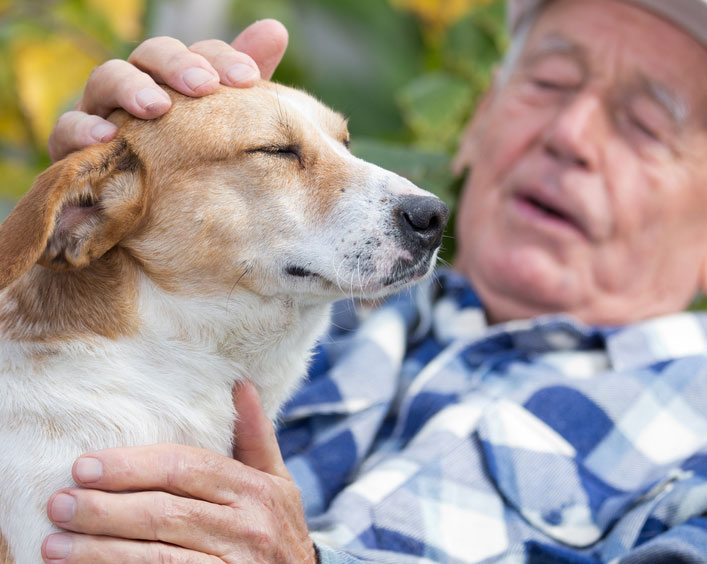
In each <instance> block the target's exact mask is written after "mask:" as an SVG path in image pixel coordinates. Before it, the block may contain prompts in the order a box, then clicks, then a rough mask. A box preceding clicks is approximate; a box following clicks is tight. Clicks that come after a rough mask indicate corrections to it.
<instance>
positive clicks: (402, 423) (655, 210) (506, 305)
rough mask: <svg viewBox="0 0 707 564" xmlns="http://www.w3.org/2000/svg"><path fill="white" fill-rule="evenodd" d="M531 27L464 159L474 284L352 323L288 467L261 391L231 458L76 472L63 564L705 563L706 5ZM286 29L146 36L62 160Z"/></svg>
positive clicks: (59, 137) (59, 500)
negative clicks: (115, 123) (168, 91)
mask: <svg viewBox="0 0 707 564" xmlns="http://www.w3.org/2000/svg"><path fill="white" fill-rule="evenodd" d="M510 13H511V18H510V19H511V25H512V30H513V37H514V38H513V43H512V47H511V50H510V52H509V54H508V57H507V59H506V61H505V62H504V65H503V66H502V68H500V70H499V72H498V73H497V76H496V78H495V82H494V84H493V87H492V88H491V90H490V91H489V93H488V94H487V96H486V97H485V99H484V100H483V102H482V103H481V104H480V106H479V108H478V110H477V112H476V115H475V117H474V119H473V120H472V122H471V124H470V126H469V128H468V130H467V133H466V135H465V138H464V140H463V143H462V147H461V150H460V152H459V156H458V158H457V165H458V166H460V167H462V166H463V167H466V166H468V167H469V169H470V171H471V172H470V174H469V176H468V179H467V182H466V187H465V190H464V195H463V198H462V202H461V205H460V213H459V217H458V220H457V237H458V243H457V246H458V249H459V251H458V256H457V260H456V263H455V272H444V273H440V275H439V277H438V279H437V280H436V281H434V282H432V283H428V284H426V285H421V286H420V287H418V289H417V290H416V292H415V293H414V294H412V295H410V294H406V295H403V296H399V297H398V298H397V299H395V300H392V301H391V302H389V303H387V304H386V305H384V306H383V307H381V308H380V309H378V310H377V311H375V312H374V313H372V314H371V315H369V316H368V317H367V318H366V320H365V321H364V322H362V324H361V325H360V327H359V328H358V329H357V330H355V331H352V330H351V329H352V328H353V327H354V326H355V325H356V323H357V322H356V320H355V319H354V317H355V316H354V315H353V313H352V312H351V311H349V310H346V309H345V308H341V311H339V312H338V313H339V315H340V318H339V319H337V323H336V324H335V327H338V329H336V330H333V332H332V334H331V335H330V337H329V338H328V339H325V340H324V341H323V342H322V344H321V346H320V350H319V353H320V354H319V355H318V356H317V360H316V362H315V365H314V366H313V368H312V374H311V379H310V383H309V384H308V385H307V386H306V387H305V388H304V389H303V390H302V392H301V393H300V394H299V395H298V396H297V397H296V398H295V399H294V401H293V402H292V403H291V405H290V406H289V408H288V410H287V412H286V414H285V417H284V423H283V426H282V428H281V430H280V445H281V447H282V450H283V453H284V457H285V460H286V464H287V466H285V464H284V463H283V459H282V458H281V457H280V454H279V451H278V448H277V444H276V443H275V441H274V435H273V434H272V427H271V426H269V423H268V422H267V421H266V420H265V418H264V416H263V415H262V412H261V411H260V410H259V407H258V403H257V398H256V397H255V395H254V393H253V390H252V388H249V387H246V388H244V389H243V390H241V391H240V392H239V393H238V395H237V397H236V399H235V401H236V402H237V405H238V408H239V411H240V412H241V414H242V415H243V418H242V424H243V427H242V428H241V430H240V433H239V435H238V436H237V437H236V442H237V446H236V452H235V459H236V460H231V459H224V458H222V457H217V456H216V455H213V454H211V453H208V452H204V451H199V450H195V449H189V448H185V447H180V446H176V445H159V446H153V447H142V448H135V449H116V450H109V451H102V452H98V453H92V454H90V455H87V456H84V457H82V458H80V459H79V460H78V461H77V463H76V465H75V467H74V475H75V478H76V480H77V483H78V484H80V485H82V486H84V488H75V489H71V490H68V491H65V492H60V493H58V494H56V495H54V496H53V497H52V499H51V500H50V501H49V507H48V512H49V515H50V517H51V518H52V519H53V520H54V521H55V522H56V523H57V524H58V525H60V526H61V527H63V528H65V529H67V530H69V531H72V532H71V533H61V534H57V535H53V536H51V537H49V539H48V540H47V541H46V542H45V544H44V546H43V554H44V558H45V560H46V561H47V562H66V563H78V562H92V563H96V562H98V563H100V562H116V561H120V562H122V561H126V562H127V561H129V562H156V561H158V562H163V561H170V562H194V563H197V562H219V561H223V562H229V563H230V562H232V563H237V562H239V563H240V562H242V563H245V562H248V563H250V562H270V563H275V562H277V563H297V564H302V563H311V562H316V561H319V562H321V563H356V562H391V563H396V564H404V563H413V562H414V563H423V562H427V563H431V562H445V563H470V562H494V563H501V562H502V563H515V562H542V563H550V562H552V563H565V562H566V563H594V562H621V563H638V562H646V563H648V562H650V563H657V562H666V563H667V562H670V563H677V562H691V563H694V562H707V334H706V333H705V328H707V318H706V317H704V316H702V315H697V314H689V313H679V312H680V311H681V310H683V309H684V308H685V306H686V305H687V304H689V302H690V300H691V299H692V298H693V296H694V295H695V294H696V293H697V292H698V291H699V290H702V289H705V288H707V221H705V220H704V214H705V210H707V190H706V189H705V186H706V185H707V115H706V112H707V110H706V108H707V105H706V102H707V73H705V69H707V48H706V46H707V2H705V1H704V0H630V1H629V0H554V1H548V2H537V1H536V2H533V1H530V0H526V1H523V0H519V1H516V2H513V1H512V2H511V4H510ZM286 40H287V36H286V32H285V31H284V30H283V29H282V27H281V26H279V25H278V24H277V23H275V22H272V21H264V22H260V23H258V24H255V25H254V26H252V27H251V28H249V29H248V30H246V31H245V32H244V33H243V34H242V35H241V36H240V37H239V38H237V39H236V41H235V42H234V47H235V50H234V49H233V48H231V47H230V46H228V45H226V44H222V43H219V42H215V41H207V42H202V43H199V44H196V45H194V46H192V47H191V48H190V50H189V49H187V48H186V47H184V46H182V45H181V44H179V43H177V42H176V41H173V40H169V39H165V38H161V39H156V40H151V41H148V42H146V43H144V44H143V45H142V46H140V47H138V49H137V50H136V51H135V53H134V54H133V56H132V57H131V59H130V61H131V63H132V64H133V65H135V66H131V65H128V64H127V63H121V62H111V63H107V64H106V65H104V66H103V67H100V68H99V69H98V70H97V71H96V73H94V75H93V77H92V79H91V80H90V81H89V84H88V87H87V89H86V93H85V95H84V98H83V100H82V102H81V103H80V106H79V108H80V110H81V111H77V112H72V113H70V114H67V115H66V116H64V117H63V118H62V119H61V120H60V122H59V124H58V126H57V129H56V131H55V134H54V136H53V139H52V142H51V144H52V154H53V156H55V157H59V156H61V155H62V154H65V153H66V152H67V151H69V150H71V149H73V148H76V147H79V146H83V145H85V144H88V143H90V142H92V141H95V140H106V139H109V138H110V137H112V135H113V134H114V130H113V128H112V126H111V125H110V124H108V123H107V122H105V121H103V120H102V119H101V117H100V116H101V115H102V116H105V115H107V113H108V112H109V111H110V109H111V108H113V107H118V106H120V107H124V108H126V109H127V110H128V111H131V112H133V113H135V114H136V115H139V116H141V117H145V118H149V117H154V116H156V115H159V114H161V113H163V112H164V111H166V110H167V109H168V106H169V101H168V100H167V99H166V98H165V97H164V95H163V94H162V93H161V91H160V90H159V87H158V86H157V85H156V82H155V81H158V82H166V83H168V84H170V85H172V86H173V87H175V88H177V89H178V90H180V91H182V92H184V93H187V94H192V95H205V94H208V93H209V92H210V91H212V90H213V89H214V88H215V86H216V84H217V83H218V82H219V81H221V82H223V83H225V84H230V85H233V86H248V85H249V84H252V82H253V81H254V80H255V79H256V78H257V76H258V72H260V73H261V74H262V75H263V76H266V77H267V76H269V75H270V74H271V73H272V70H273V69H274V67H275V66H276V65H277V62H278V61H279V58H280V57H281V55H282V52H283V51H284V47H285V44H286ZM135 67H138V68H139V69H142V71H144V72H140V71H138V70H136V69H135ZM91 114H98V115H91ZM472 287H473V289H472ZM293 479H294V482H293ZM294 483H296V484H297V487H295V486H294V485H293V484H294ZM298 490H299V491H301V492H302V499H303V503H304V508H303V507H302V505H301V503H300V498H299V493H298ZM114 492H120V493H114ZM122 492H128V493H122ZM305 513H306V515H307V525H305V518H304V514H305Z"/></svg>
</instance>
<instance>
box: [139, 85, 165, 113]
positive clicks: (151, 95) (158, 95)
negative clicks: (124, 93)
mask: <svg viewBox="0 0 707 564" xmlns="http://www.w3.org/2000/svg"><path fill="white" fill-rule="evenodd" d="M135 101H136V102H137V103H138V105H139V106H140V107H141V108H142V109H143V110H153V109H155V108H157V107H158V106H161V105H169V98H168V97H167V94H163V93H162V92H160V91H159V90H155V89H154V88H143V89H142V90H140V91H139V92H138V93H137V94H135Z"/></svg>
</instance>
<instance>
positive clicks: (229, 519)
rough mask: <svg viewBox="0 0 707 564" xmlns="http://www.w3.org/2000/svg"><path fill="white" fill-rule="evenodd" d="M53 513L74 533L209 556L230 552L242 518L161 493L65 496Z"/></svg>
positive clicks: (55, 499)
mask: <svg viewBox="0 0 707 564" xmlns="http://www.w3.org/2000/svg"><path fill="white" fill-rule="evenodd" d="M47 513H48V515H49V518H50V519H51V520H52V522H53V523H55V524H57V525H58V526H59V527H62V528H63V529H66V530H68V531H75V532H81V533H85V534H89V535H101V536H110V537H118V538H129V539H136V540H148V541H160V542H166V543H170V544H177V545H179V546H181V547H184V548H188V549H190V550H196V551H199V552H204V553H208V554H221V553H225V552H227V551H228V550H230V549H231V546H232V543H233V538H230V535H228V534H227V532H228V531H235V530H236V528H237V523H236V520H237V515H234V511H233V510H232V509H231V508H229V507H228V506H223V505H218V504H215V503H207V502H204V501H201V500H196V499H191V498H185V497H180V496H175V495H172V494H168V493H165V492H155V491H148V492H134V493H128V494H116V493H107V492H103V491H100V490H88V489H79V488H74V489H68V490H62V491H60V492H58V493H56V494H55V495H54V496H52V498H51V499H50V501H49V505H48V509H47ZM256 526H257V524H256V523H249V527H256Z"/></svg>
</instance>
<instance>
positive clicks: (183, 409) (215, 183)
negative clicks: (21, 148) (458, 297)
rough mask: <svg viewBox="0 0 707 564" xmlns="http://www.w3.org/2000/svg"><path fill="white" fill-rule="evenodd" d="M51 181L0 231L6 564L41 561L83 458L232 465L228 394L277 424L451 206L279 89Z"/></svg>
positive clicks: (220, 105)
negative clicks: (53, 503) (103, 452)
mask: <svg viewBox="0 0 707 564" xmlns="http://www.w3.org/2000/svg"><path fill="white" fill-rule="evenodd" d="M170 96H171V97H172V100H173V106H172V108H171V110H170V111H169V112H168V113H167V114H166V115H165V116H163V117H161V118H159V119H156V120H153V121H141V120H138V119H135V118H132V117H130V116H128V115H127V114H126V113H124V112H122V111H118V112H115V113H114V114H113V115H112V116H111V118H110V119H111V120H112V121H113V122H114V123H116V124H117V125H118V126H119V131H118V135H117V136H116V138H115V139H114V140H113V141H111V142H108V143H105V144H101V145H96V146H92V147H89V148H87V149H84V150H82V151H80V152H77V153H74V154H71V155H69V156H68V157H67V158H65V159H64V160H62V161H59V162H57V163H56V164H54V165H53V166H51V167H50V168H49V169H47V170H46V171H45V172H44V173H42V174H41V175H40V176H39V177H38V178H37V180H36V182H35V183H34V185H33V186H32V188H31V189H30V191H29V192H28V193H27V195H26V196H25V197H24V198H23V199H21V200H20V202H19V203H18V204H17V206H16V207H15V208H14V210H13V211H12V212H11V213H10V215H9V216H8V217H7V219H6V220H5V221H4V222H3V223H2V225H0V335H1V337H0V339H1V340H0V347H1V353H0V476H1V477H2V485H0V563H2V564H37V563H38V562H41V554H40V547H41V544H42V541H43V539H44V538H45V537H46V536H47V535H48V534H50V533H52V532H55V531H57V530H58V529H56V528H55V527H54V526H53V525H52V524H51V523H50V522H49V520H48V519H47V516H46V504H47V502H48V500H49V497H50V495H51V494H52V493H53V492H54V491H56V490H58V489H61V488H63V487H69V486H72V485H74V482H73V481H72V478H71V467H72V464H73V462H74V460H75V459H76V458H77V457H78V456H79V455H81V454H82V453H85V452H88V451H93V450H97V449H102V448H108V447H117V446H127V445H145V444H153V443H159V442H172V443H182V444H187V445H194V446H197V447H201V448H206V449H210V450H212V451H215V452H218V453H221V454H223V455H230V453H231V452H232V436H233V430H234V424H235V421H236V415H237V414H236V413H235V411H234V408H233V405H232V388H233V387H234V385H236V384H237V383H238V382H242V381H244V380H246V379H248V380H250V381H252V382H253V383H254V385H255V387H256V389H257V390H258V393H259V394H260V398H261V402H262V404H263V407H264V409H265V411H266V412H267V414H268V415H269V416H270V417H272V418H275V417H276V416H277V413H278V409H279V408H280V407H281V405H282V404H283V402H284V401H285V400H286V399H287V398H288V397H289V396H290V395H291V394H292V393H293V391H294V389H295V388H296V386H297V384H298V382H299V381H300V380H301V378H302V376H303V375H304V374H305V373H306V368H307V363H308V361H309V357H310V355H311V350H312V348H313V345H314V343H315V341H316V339H317V338H318V336H320V334H321V333H322V332H323V331H324V330H325V329H326V326H327V323H328V310H329V306H330V304H331V303H332V302H333V301H335V300H337V299H340V298H342V297H345V296H352V297H364V298H380V297H382V296H384V295H386V294H390V293H392V292H396V291H398V290H400V289H402V288H404V287H406V286H408V285H410V284H412V283H414V282H416V281H418V280H420V279H422V278H423V277H425V276H427V275H428V274H429V273H430V271H431V270H432V269H433V267H434V264H435V261H436V257H437V253H438V249H439V247H440V244H441V241H442V232H443V229H444V225H445V223H446V220H447V217H448V210H447V207H446V206H445V205H444V204H443V203H442V202H441V201H440V200H439V199H438V198H436V197H434V196H432V195H431V194H429V193H427V192H425V191H423V190H421V189H419V188H417V187H416V186H414V185H413V184H412V183H410V182H409V181H407V180H404V179H403V178H401V177H399V176H397V175H395V174H393V173H391V172H389V171H386V170H383V169H381V168H379V167H377V166H375V165H373V164H370V163H367V162H365V161H362V160H360V159H358V158H356V157H354V156H353V155H352V154H351V153H350V151H349V148H348V145H349V135H348V131H347V125H346V120H345V119H344V118H343V117H342V116H341V115H340V114H338V113H336V112H334V111H333V110H330V109H329V108H327V107H325V106H324V105H323V104H321V103H320V102H318V101H316V100H315V99H314V98H312V97H310V96H309V95H308V94H306V93H304V92H301V91H299V90H295V89H291V88H288V87H284V86H281V85H276V84H274V83H269V82H261V83H259V84H258V85H256V86H255V87H253V88H248V89H234V88H225V87H222V88H220V89H219V90H218V91H217V92H216V93H215V94H213V95H210V96H207V97H204V98H200V99H195V98H187V97H183V96H181V95H179V94H177V93H176V92H173V91H170Z"/></svg>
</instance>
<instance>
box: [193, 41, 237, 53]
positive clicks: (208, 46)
mask: <svg viewBox="0 0 707 564" xmlns="http://www.w3.org/2000/svg"><path fill="white" fill-rule="evenodd" d="M189 50H190V51H194V52H196V53H217V52H219V51H235V49H234V48H233V47H231V46H230V45H229V44H228V43H226V42H225V41H221V40H220V39H204V40H202V41H197V42H196V43H192V44H191V45H189Z"/></svg>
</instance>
